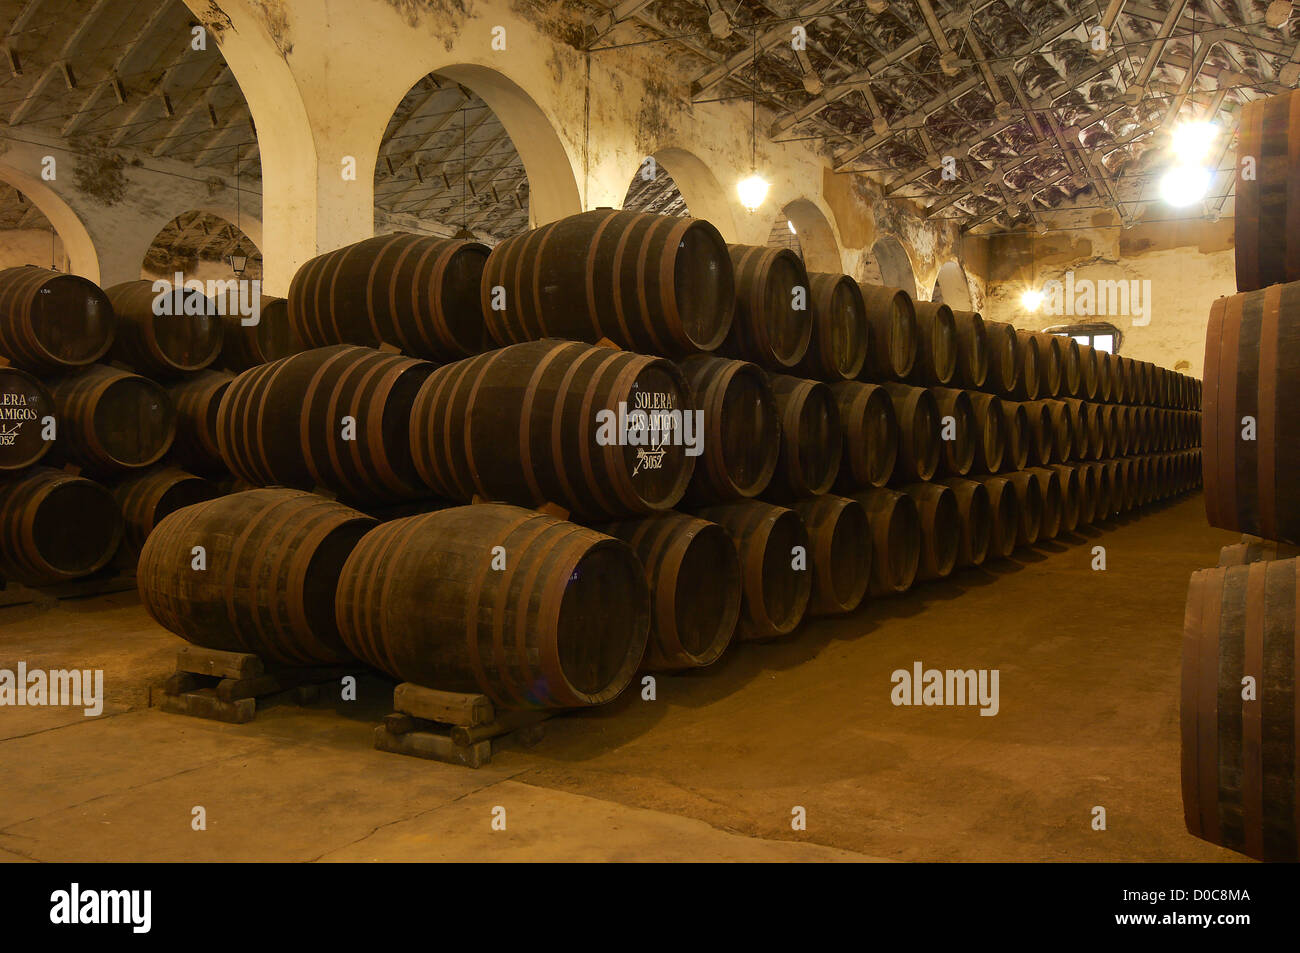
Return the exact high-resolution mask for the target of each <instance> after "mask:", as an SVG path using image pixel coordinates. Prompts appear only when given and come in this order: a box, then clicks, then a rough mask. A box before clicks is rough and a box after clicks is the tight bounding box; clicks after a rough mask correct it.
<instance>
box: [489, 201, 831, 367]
mask: <svg viewBox="0 0 1300 953" xmlns="http://www.w3.org/2000/svg"><path fill="white" fill-rule="evenodd" d="M791 254H792V255H793V253H791ZM795 261H796V263H797V262H798V258H797V257H795ZM799 268H800V273H802V264H800V265H799ZM736 277H737V276H736V274H735V271H734V267H733V265H732V259H731V256H730V255H729V254H728V250H727V245H726V243H725V242H724V241H723V240H722V236H721V235H719V234H718V230H717V229H716V228H714V227H713V226H712V225H710V224H709V223H708V222H706V221H704V220H702V219H697V218H678V217H676V216H673V215H649V214H645V213H641V212H620V211H614V210H612V209H596V210H594V211H591V212H583V213H581V214H579V215H570V216H569V217H568V218H562V219H560V220H559V221H555V222H551V223H550V224H549V225H543V226H542V227H541V228H535V229H533V230H532V231H529V232H524V233H523V234H522V235H516V236H514V237H513V238H507V239H506V240H505V241H503V242H501V243H500V244H499V245H497V246H496V247H495V248H494V249H492V254H491V255H489V256H488V260H487V265H486V267H485V268H484V270H483V280H482V291H481V294H482V305H481V309H482V313H483V315H484V316H485V317H486V320H487V330H488V333H489V334H490V335H491V336H492V340H494V341H495V342H496V343H497V344H502V345H505V344H515V343H519V342H522V341H529V340H537V339H541V338H548V337H557V338H569V339H572V340H578V341H587V342H591V343H594V342H596V341H599V340H600V339H601V338H609V339H610V340H611V341H614V342H615V343H617V344H618V345H620V346H621V347H625V348H628V349H630V350H633V351H644V352H649V353H653V354H663V355H667V356H670V357H680V356H684V355H686V354H692V353H695V352H697V351H712V350H715V349H716V348H717V347H718V345H720V344H721V343H722V341H723V340H724V339H725V338H726V337H727V334H728V332H729V331H730V330H731V329H732V317H733V314H734V313H735V308H736V297H737V295H736V293H737V290H738V289H737V282H736ZM805 287H806V281H805ZM497 289H499V290H497ZM789 304H790V298H789V295H787V296H786V299H785V305H786V306H787V307H788V306H789ZM803 314H804V315H805V316H806V312H804V313H803ZM806 327H807V324H806V323H805V328H806ZM805 334H806V331H805ZM804 341H805V345H806V341H807V338H806V337H805V338H804ZM800 354H801V356H802V352H800Z"/></svg>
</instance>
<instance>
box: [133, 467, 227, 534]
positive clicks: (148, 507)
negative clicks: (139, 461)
mask: <svg viewBox="0 0 1300 953" xmlns="http://www.w3.org/2000/svg"><path fill="white" fill-rule="evenodd" d="M219 495H220V490H219V489H218V488H217V485H216V484H215V483H210V482H208V481H207V480H205V479H203V478H202V477H198V476H195V475H194V474H193V473H186V472H185V471H184V470H182V469H180V468H179V467H158V468H156V469H153V470H147V471H145V472H144V473H141V474H136V475H132V476H130V477H128V478H127V479H126V480H123V481H122V482H121V483H118V484H116V485H115V486H114V487H113V497H114V499H116V500H117V505H118V507H119V508H120V509H121V510H122V519H123V521H124V523H125V529H126V532H125V536H124V542H125V543H126V545H127V546H128V547H130V549H131V550H132V551H134V552H139V550H140V547H141V546H143V545H144V541H145V540H146V539H147V538H148V536H149V534H150V533H152V532H153V531H154V528H155V527H156V526H157V525H158V524H159V523H161V522H162V521H163V519H164V518H165V517H167V516H169V515H171V514H172V513H174V512H176V511H177V510H179V509H180V508H181V507H183V506H193V505H194V504H195V503H203V502H205V501H207V500H211V499H215V498H216V497H217V496H219Z"/></svg>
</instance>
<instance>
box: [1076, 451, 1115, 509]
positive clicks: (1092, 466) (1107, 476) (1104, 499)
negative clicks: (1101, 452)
mask: <svg viewBox="0 0 1300 953" xmlns="http://www.w3.org/2000/svg"><path fill="white" fill-rule="evenodd" d="M1081 469H1083V470H1085V471H1087V473H1088V474H1089V479H1090V482H1091V483H1092V485H1093V504H1092V518H1091V519H1090V520H1089V522H1092V523H1100V522H1101V521H1102V520H1106V519H1110V517H1111V516H1112V515H1114V510H1113V509H1112V504H1111V485H1110V481H1111V470H1110V468H1109V467H1107V466H1106V465H1105V464H1104V463H1102V462H1100V461H1096V460H1090V461H1088V462H1087V463H1085V464H1084V465H1083V467H1082V468H1081Z"/></svg>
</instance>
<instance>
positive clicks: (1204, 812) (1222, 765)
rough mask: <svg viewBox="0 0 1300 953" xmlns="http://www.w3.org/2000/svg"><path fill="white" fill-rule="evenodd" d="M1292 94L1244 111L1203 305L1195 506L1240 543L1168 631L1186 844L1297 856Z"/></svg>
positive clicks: (1297, 292) (1299, 343)
mask: <svg viewBox="0 0 1300 953" xmlns="http://www.w3.org/2000/svg"><path fill="white" fill-rule="evenodd" d="M1297 150H1300V95H1297V94H1296V93H1288V94H1285V95H1282V96H1275V97H1272V98H1269V99H1262V100H1256V101H1254V102H1251V103H1248V104H1246V106H1244V107H1243V108H1242V111H1241V126H1240V136H1239V140H1238V146H1237V168H1238V173H1237V183H1236V213H1235V218H1234V229H1235V239H1236V241H1235V255H1236V275H1237V294H1235V295H1230V296H1227V297H1222V298H1219V299H1218V300H1217V301H1215V302H1214V303H1213V305H1212V306H1211V308H1210V317H1209V323H1208V326H1207V330H1206V342H1205V416H1204V445H1205V511H1206V516H1207V518H1208V520H1209V522H1210V524H1211V525H1213V526H1218V527H1221V528H1223V529H1229V530H1233V531H1236V532H1240V533H1242V534H1244V535H1243V536H1242V541H1241V543H1240V544H1237V545H1232V546H1227V547H1224V549H1223V551H1222V553H1221V554H1220V558H1219V565H1218V567H1217V568H1214V569H1204V570H1201V571H1199V572H1196V573H1193V575H1192V579H1191V584H1190V586H1189V589H1188V595H1187V614H1186V618H1185V621H1184V629H1183V633H1184V634H1183V681H1182V752H1183V754H1182V768H1183V812H1184V817H1185V820H1186V823H1187V829H1188V830H1189V831H1191V833H1193V834H1195V835H1196V836H1198V837H1202V838H1204V839H1206V840H1208V841H1211V842H1213V843H1215V844H1220V845H1222V846H1224V847H1228V848H1231V849H1232V850H1236V851H1240V852H1241V853H1244V854H1248V855H1249V856H1251V857H1254V858H1256V859H1258V860H1289V861H1295V860H1297V859H1300V809H1298V808H1297V805H1300V786H1298V785H1297V781H1296V778H1297V775H1296V766H1297V764H1300V709H1297V686H1300V611H1298V609H1297V602H1296V593H1297V592H1298V591H1300V560H1298V559H1297V558H1296V556H1297V552H1300V550H1297V546H1300V483H1298V482H1297V479H1296V464H1297V463H1298V462H1300V425H1297V423H1296V422H1295V420H1296V419H1295V418H1294V417H1293V416H1292V415H1291V412H1290V411H1288V410H1287V407H1288V405H1289V404H1290V400H1291V398H1292V397H1294V396H1297V393H1300V384H1298V383H1297V382H1298V381H1300V231H1298V230H1297V228H1296V227H1295V224H1296V222H1297V221H1300V171H1297V169H1296V168H1295V163H1294V161H1293V157H1294V156H1295V155H1296V152H1297Z"/></svg>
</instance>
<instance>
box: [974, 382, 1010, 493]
mask: <svg viewBox="0 0 1300 953" xmlns="http://www.w3.org/2000/svg"><path fill="white" fill-rule="evenodd" d="M967 396H969V397H970V402H971V411H972V412H973V413H974V415H975V459H974V461H973V463H972V465H971V470H972V472H975V473H997V472H998V470H1000V469H1001V468H1002V458H1003V457H1004V456H1005V455H1006V434H1005V423H1004V418H1003V412H1002V401H1001V399H1000V398H997V397H994V396H993V395H992V394H981V393H980V392H979V391H970V392H968V395H967Z"/></svg>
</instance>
